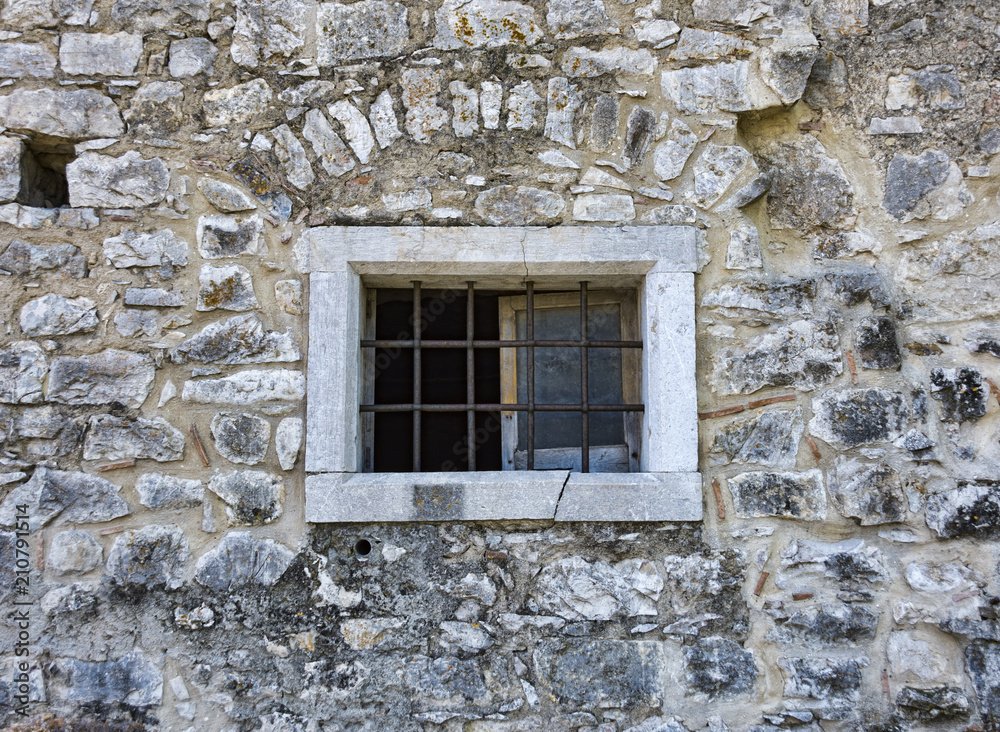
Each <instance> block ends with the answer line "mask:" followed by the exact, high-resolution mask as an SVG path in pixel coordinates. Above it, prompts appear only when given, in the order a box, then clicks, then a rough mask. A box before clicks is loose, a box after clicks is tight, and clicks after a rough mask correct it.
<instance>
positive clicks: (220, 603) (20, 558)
mask: <svg viewBox="0 0 1000 732" xmlns="http://www.w3.org/2000/svg"><path fill="white" fill-rule="evenodd" d="M998 52H1000V5H998V4H997V3H996V2H993V1H992V0H965V1H962V2H951V3H944V2H938V1H936V0H871V1H870V2H869V0H812V2H807V1H806V0H752V1H750V0H746V1H743V0H357V1H356V2H316V1H313V0H156V1H155V2H153V1H152V0H4V1H3V3H2V8H0V291H2V298H3V308H0V318H2V320H0V329H2V330H0V332H2V340H0V527H2V531H0V603H3V612H2V613H0V724H3V725H6V727H7V728H8V729H12V730H42V729H44V730H107V731H109V732H112V731H121V732H125V731H126V730H131V731H152V730H162V731H163V732H168V731H171V732H199V731H202V730H220V731H222V732H244V731H249V730H262V731H266V732H362V731H374V730H380V731H385V730H390V731H392V732H418V731H420V732H438V731H440V732H529V731H537V730H547V731H559V732H563V731H565V732H570V731H576V732H584V731H587V732H696V731H698V732H722V731H724V730H729V731H730V732H743V731H749V730H753V731H754V732H765V731H768V730H783V729H786V728H794V729H797V730H803V731H806V730H809V731H812V732H817V731H819V730H825V731H832V730H843V731H845V732H846V731H847V730H850V731H852V732H853V731H855V730H863V731H865V732H903V731H907V730H912V731H913V732H918V731H919V730H969V731H970V732H972V731H973V730H986V731H988V730H997V729H1000V620H998V612H1000V574H998V571H997V563H998V559H1000V557H998V544H997V539H998V538H1000V416H998V415H1000V391H998V389H997V384H1000V361H998V359H1000V320H998V308H1000V259H998V257H997V254H998V252H1000V219H998V218H997V211H998V204H1000V201H998V197H997V194H998V188H1000V186H998V180H1000V157H998V155H1000V122H998V121H997V120H998V113H1000V68H998V63H1000V62H998V60H997V59H998ZM580 223H588V224H599V225H606V226H616V225H621V224H624V223H630V224H633V225H648V226H662V225H678V224H683V225H688V226H695V227H697V229H698V232H699V241H700V263H701V269H700V273H699V274H698V276H697V278H696V290H697V300H698V303H699V305H698V310H697V322H698V330H697V346H698V353H699V356H698V363H697V367H698V375H699V377H698V378H699V383H698V389H699V405H700V410H701V412H702V420H701V422H700V425H701V434H700V440H701V443H700V444H701V464H700V469H701V472H702V475H703V479H704V488H705V490H704V496H705V508H706V510H705V517H706V518H705V520H704V521H703V522H702V523H699V524H628V525H622V524H614V523H588V524H565V525H564V524H560V525H558V526H555V525H552V524H549V523H541V522H520V523H517V522H515V523H492V524H491V523H483V524H480V523H426V524H412V525H408V524H372V525H359V526H350V527H347V526H343V525H309V524H306V523H305V522H304V519H303V516H304V513H303V482H304V469H303V466H302V457H301V454H300V453H301V443H302V434H303V420H304V416H305V410H304V403H303V400H304V394H305V369H304V354H305V353H306V348H307V345H308V344H307V318H308V315H309V313H308V311H307V305H308V280H307V278H306V277H305V276H304V274H305V273H304V271H303V269H302V263H301V262H300V261H299V260H298V259H297V258H296V256H295V255H294V251H295V250H294V245H295V242H296V241H297V240H298V238H299V237H300V236H301V235H302V234H303V232H305V231H306V230H307V229H308V228H309V227H316V226H324V225H332V224H339V225H366V224H380V225H384V224H394V225H424V226H433V225H440V226H447V225H449V224H461V225H481V226H524V225H543V226H573V225H575V224H580ZM716 487H717V488H718V491H717V492H716V489H715V488H716ZM359 540H364V541H365V542H368V544H367V547H368V548H370V551H368V552H367V553H364V552H363V551H359V547H365V546H366V545H365V544H358V541H359ZM17 603H22V604H17ZM24 618H27V620H25V619H24ZM22 632H25V633H27V635H26V636H21V635H20V634H21V633H22ZM25 638H26V639H27V640H24V639H25ZM19 639H22V642H21V644H20V645H18V643H19ZM46 715H47V716H46Z"/></svg>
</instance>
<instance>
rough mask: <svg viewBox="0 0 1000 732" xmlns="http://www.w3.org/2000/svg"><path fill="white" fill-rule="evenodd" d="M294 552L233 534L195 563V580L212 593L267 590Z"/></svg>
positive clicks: (242, 532)
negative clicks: (252, 589) (256, 587)
mask: <svg viewBox="0 0 1000 732" xmlns="http://www.w3.org/2000/svg"><path fill="white" fill-rule="evenodd" d="M294 557H295V553H294V552H293V551H291V550H290V549H288V548H287V547H285V546H283V545H281V544H278V543H277V542H275V541H272V540H271V539H259V538H256V537H254V536H253V535H252V534H250V533H249V532H246V531H232V532H230V533H228V534H226V535H225V536H224V537H222V541H221V542H220V543H219V546H218V547H216V548H215V549H213V550H211V551H209V552H207V553H206V554H204V555H202V556H201V558H200V559H199V560H198V565H197V571H196V574H195V579H196V580H197V581H198V582H199V583H201V584H202V585H204V586H205V587H207V588H209V589H210V590H214V591H215V592H232V591H234V590H237V589H239V588H241V587H252V586H258V587H270V586H271V585H273V584H274V583H275V582H277V581H278V579H280V577H281V575H282V574H284V572H285V570H286V569H288V565H289V564H291V563H292V559H293V558H294Z"/></svg>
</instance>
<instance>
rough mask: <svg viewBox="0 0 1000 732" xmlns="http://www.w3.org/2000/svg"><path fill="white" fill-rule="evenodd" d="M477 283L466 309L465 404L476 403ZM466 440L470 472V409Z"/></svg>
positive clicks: (473, 438)
mask: <svg viewBox="0 0 1000 732" xmlns="http://www.w3.org/2000/svg"><path fill="white" fill-rule="evenodd" d="M474 285H475V283H473V282H469V294H468V296H467V297H468V298H469V302H468V304H467V305H466V308H465V340H466V346H465V371H466V373H465V403H466V404H468V405H470V406H471V405H473V404H475V403H476V351H475V349H473V347H472V341H473V339H474V337H475V334H476V333H475V331H476V300H475V288H474ZM465 420H466V434H467V437H466V440H467V441H468V443H469V444H468V448H469V470H475V469H476V412H475V410H473V409H470V410H469V411H468V412H466V416H465Z"/></svg>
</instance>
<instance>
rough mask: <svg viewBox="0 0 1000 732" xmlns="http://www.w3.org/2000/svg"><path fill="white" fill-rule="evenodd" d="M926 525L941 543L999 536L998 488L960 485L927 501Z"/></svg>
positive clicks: (984, 483) (978, 483)
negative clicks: (950, 540)
mask: <svg viewBox="0 0 1000 732" xmlns="http://www.w3.org/2000/svg"><path fill="white" fill-rule="evenodd" d="M926 520H927V525H928V526H929V527H930V528H931V530H932V531H934V533H936V534H937V535H938V536H939V537H941V538H942V539H951V538H955V537H961V536H972V537H976V538H981V539H995V538H997V537H998V536H1000V484H997V483H996V481H972V482H965V481H963V482H960V483H959V484H958V487H957V488H956V489H954V490H951V491H947V492H945V493H935V494H934V495H931V496H928V497H927V512H926Z"/></svg>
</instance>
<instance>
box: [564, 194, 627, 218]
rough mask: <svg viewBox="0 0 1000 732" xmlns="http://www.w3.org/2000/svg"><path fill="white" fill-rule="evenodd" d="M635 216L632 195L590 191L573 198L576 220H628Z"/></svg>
mask: <svg viewBox="0 0 1000 732" xmlns="http://www.w3.org/2000/svg"><path fill="white" fill-rule="evenodd" d="M634 218H635V203H634V201H633V200H632V196H626V195H620V194H617V193H590V194H584V195H580V196H577V197H576V198H574V199H573V219H574V220H575V221H613V222H619V223H621V222H626V221H632V220H633V219H634Z"/></svg>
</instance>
